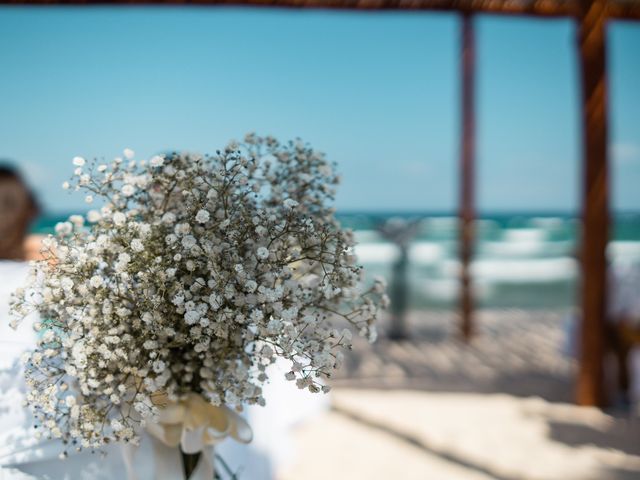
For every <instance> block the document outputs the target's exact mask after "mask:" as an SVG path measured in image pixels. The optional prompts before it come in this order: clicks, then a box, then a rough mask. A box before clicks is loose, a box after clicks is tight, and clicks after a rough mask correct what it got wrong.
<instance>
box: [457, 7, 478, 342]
mask: <svg viewBox="0 0 640 480" xmlns="http://www.w3.org/2000/svg"><path fill="white" fill-rule="evenodd" d="M460 53H461V65H460V66H461V70H462V112H461V113H462V122H461V123H462V132H461V144H460V167H459V168H460V174H459V178H460V205H459V213H458V215H459V227H458V231H459V248H460V331H461V333H462V337H463V338H464V340H465V341H469V340H470V339H471V336H472V335H473V292H472V283H471V282H472V279H471V271H470V269H471V260H472V257H473V240H474V218H475V205H474V193H475V185H474V183H475V98H474V97H475V95H474V93H475V92H474V90H475V38H474V28H473V16H472V15H471V14H470V13H465V14H463V16H462V49H461V52H460Z"/></svg>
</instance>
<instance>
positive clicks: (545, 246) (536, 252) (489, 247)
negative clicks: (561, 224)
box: [478, 240, 574, 257]
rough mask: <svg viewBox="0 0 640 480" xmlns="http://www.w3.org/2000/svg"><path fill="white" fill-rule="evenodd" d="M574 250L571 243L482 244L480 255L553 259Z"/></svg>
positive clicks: (479, 249) (528, 241)
mask: <svg viewBox="0 0 640 480" xmlns="http://www.w3.org/2000/svg"><path fill="white" fill-rule="evenodd" d="M573 249H574V246H573V243H572V242H569V241H558V242H545V241H540V240H522V241H511V242H493V241H487V242H481V243H480V244H479V246H478V253H479V254H481V255H487V256H495V257H552V256H563V255H568V254H570V253H571V252H572V251H573Z"/></svg>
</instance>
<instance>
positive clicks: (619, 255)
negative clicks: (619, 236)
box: [607, 240, 640, 263]
mask: <svg viewBox="0 0 640 480" xmlns="http://www.w3.org/2000/svg"><path fill="white" fill-rule="evenodd" d="M607 255H608V256H609V258H610V259H612V260H614V261H615V262H619V263H627V262H640V242H637V241H629V240H627V241H625V240H615V241H613V242H609V245H608V246H607Z"/></svg>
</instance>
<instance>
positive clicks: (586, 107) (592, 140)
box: [577, 0, 609, 406]
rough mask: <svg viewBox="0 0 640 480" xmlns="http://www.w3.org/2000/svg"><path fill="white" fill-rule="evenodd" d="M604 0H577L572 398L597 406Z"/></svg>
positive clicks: (603, 278) (603, 269) (601, 341)
mask: <svg viewBox="0 0 640 480" xmlns="http://www.w3.org/2000/svg"><path fill="white" fill-rule="evenodd" d="M606 8H607V4H606V0H580V16H579V24H578V42H579V52H580V72H581V77H582V78H581V80H582V158H583V164H582V168H583V171H582V178H583V184H582V251H581V266H582V298H581V302H582V324H581V332H580V342H579V346H580V365H579V371H578V384H577V402H578V404H580V405H595V406H603V405H604V404H605V397H604V365H603V360H604V353H605V342H606V340H605V327H606V299H607V261H606V248H607V241H608V240H609V198H608V197H609V179H608V177H609V173H608V163H607V78H606V28H605V26H606V13H607V12H606Z"/></svg>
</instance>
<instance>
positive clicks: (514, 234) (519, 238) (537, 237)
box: [502, 228, 547, 242]
mask: <svg viewBox="0 0 640 480" xmlns="http://www.w3.org/2000/svg"><path fill="white" fill-rule="evenodd" d="M502 238H503V239H504V241H506V242H543V241H545V240H546V239H547V232H546V231H545V230H543V229H541V228H507V229H505V230H504V231H503V232H502Z"/></svg>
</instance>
